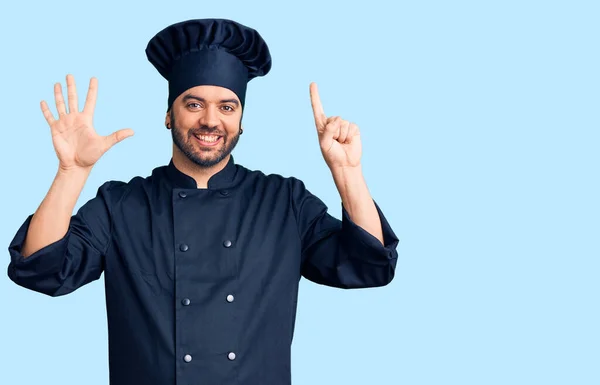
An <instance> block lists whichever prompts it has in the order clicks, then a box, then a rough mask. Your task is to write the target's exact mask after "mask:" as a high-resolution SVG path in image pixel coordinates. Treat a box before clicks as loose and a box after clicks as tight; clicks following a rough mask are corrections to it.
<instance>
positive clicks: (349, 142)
mask: <svg viewBox="0 0 600 385" xmlns="http://www.w3.org/2000/svg"><path fill="white" fill-rule="evenodd" d="M310 100H311V104H312V109H313V114H314V116H315V125H316V127H317V133H318V134H319V144H320V146H321V152H322V154H323V158H325V163H327V165H328V166H329V168H330V169H332V170H333V169H336V168H347V167H357V166H359V165H360V157H361V153H362V146H361V142H360V132H359V130H358V126H357V125H356V124H354V123H350V122H348V121H346V120H343V119H342V118H340V117H339V116H334V117H330V118H327V116H326V115H325V112H324V111H323V106H322V105H321V99H320V98H319V91H318V89H317V85H316V84H315V83H311V84H310Z"/></svg>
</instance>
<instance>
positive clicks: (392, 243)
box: [293, 180, 398, 289]
mask: <svg viewBox="0 0 600 385" xmlns="http://www.w3.org/2000/svg"><path fill="white" fill-rule="evenodd" d="M374 203H375V207H376V208H377V212H378V214H379V219H380V220H381V226H382V230H383V240H384V244H381V242H379V240H378V239H377V238H375V237H374V236H372V235H371V234H370V233H368V232H367V231H366V230H364V229H363V228H361V227H360V226H358V225H357V224H356V223H354V222H353V221H352V219H351V218H350V216H349V214H348V212H347V211H346V209H345V208H344V206H343V205H342V219H341V220H339V219H336V218H334V217H333V216H331V215H330V214H329V213H328V209H327V206H326V205H325V204H324V203H323V202H322V201H321V200H320V199H319V198H318V197H316V196H314V195H313V194H311V193H310V192H309V191H308V190H307V189H306V187H305V186H304V184H303V182H301V181H299V180H294V182H293V205H294V210H295V214H296V218H297V222H298V230H299V235H300V238H301V242H302V276H304V277H305V278H306V279H308V280H310V281H312V282H315V283H318V284H322V285H326V286H331V287H337V288H344V289H352V288H369V287H379V286H385V285H387V284H388V283H390V282H391V281H392V279H393V278H394V273H395V269H396V262H397V259H398V252H397V250H396V248H397V246H398V238H397V237H396V235H395V234H394V232H393V230H392V228H391V226H390V224H389V223H388V221H387V219H386V218H385V216H384V215H383V212H382V211H381V208H380V207H379V205H377V203H376V202H374Z"/></svg>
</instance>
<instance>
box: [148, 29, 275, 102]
mask: <svg viewBox="0 0 600 385" xmlns="http://www.w3.org/2000/svg"><path fill="white" fill-rule="evenodd" d="M146 56H147V58H148V60H149V61H150V63H152V65H153V66H154V67H155V68H156V69H157V70H158V72H159V73H160V74H161V75H162V76H163V77H164V78H165V79H166V80H167V81H168V83H169V100H168V107H167V110H168V109H170V108H171V106H172V104H173V101H174V100H175V99H176V98H177V97H178V96H179V95H181V94H182V93H183V92H185V91H186V90H188V89H190V88H192V87H196V86H200V85H214V86H220V87H225V88H228V89H230V90H231V91H233V92H234V93H235V94H236V95H237V97H238V98H239V99H240V102H241V104H242V106H243V105H244V101H245V96H246V86H247V83H248V82H249V81H250V80H252V79H253V78H255V77H257V76H264V75H266V74H267V73H268V72H269V70H270V69H271V55H270V53H269V48H268V47H267V44H266V43H265V41H264V40H263V38H262V37H261V36H260V35H259V34H258V32H257V31H255V30H254V29H252V28H249V27H246V26H244V25H242V24H239V23H237V22H235V21H232V20H226V19H195V20H188V21H183V22H180V23H177V24H173V25H170V26H168V27H166V28H165V29H163V30H162V31H160V32H158V33H157V34H156V35H155V36H154V37H153V38H152V39H151V40H150V41H149V42H148V46H147V47H146Z"/></svg>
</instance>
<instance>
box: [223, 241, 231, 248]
mask: <svg viewBox="0 0 600 385" xmlns="http://www.w3.org/2000/svg"><path fill="white" fill-rule="evenodd" d="M223 246H225V247H231V241H230V240H226V241H225V242H223Z"/></svg>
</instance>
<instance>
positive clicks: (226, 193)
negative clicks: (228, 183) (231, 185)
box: [221, 190, 229, 196]
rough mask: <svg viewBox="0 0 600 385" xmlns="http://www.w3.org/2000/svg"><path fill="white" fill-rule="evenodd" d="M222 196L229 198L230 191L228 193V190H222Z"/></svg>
mask: <svg viewBox="0 0 600 385" xmlns="http://www.w3.org/2000/svg"><path fill="white" fill-rule="evenodd" d="M221 195H223V196H227V195H229V191H227V190H221Z"/></svg>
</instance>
